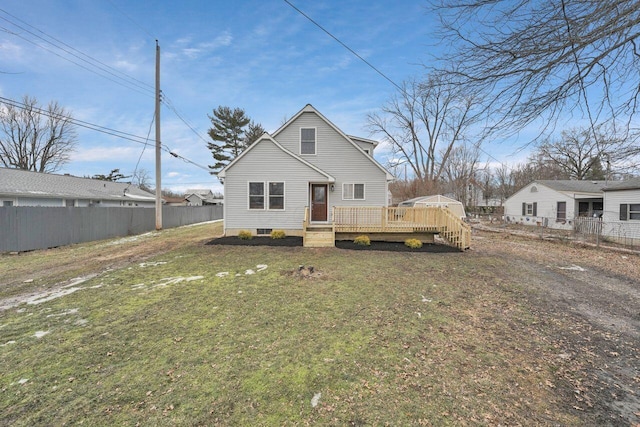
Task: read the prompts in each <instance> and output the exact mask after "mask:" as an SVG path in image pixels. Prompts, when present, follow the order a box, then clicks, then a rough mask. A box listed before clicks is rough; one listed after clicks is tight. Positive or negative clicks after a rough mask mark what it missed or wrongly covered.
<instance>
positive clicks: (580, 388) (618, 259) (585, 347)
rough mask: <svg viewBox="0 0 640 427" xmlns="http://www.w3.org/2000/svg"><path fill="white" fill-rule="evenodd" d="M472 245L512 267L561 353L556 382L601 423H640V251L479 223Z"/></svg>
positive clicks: (475, 248) (489, 256) (541, 323)
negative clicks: (540, 236)
mask: <svg viewBox="0 0 640 427" xmlns="http://www.w3.org/2000/svg"><path fill="white" fill-rule="evenodd" d="M474 233H475V234H474V236H473V239H472V241H473V245H472V249H471V250H472V251H473V252H474V253H475V254H477V255H478V256H482V257H487V258H489V259H491V258H494V257H500V258H503V259H505V260H509V263H510V264H511V265H512V266H514V268H513V269H511V268H510V269H509V270H510V272H511V274H514V272H515V276H514V277H513V280H514V281H517V282H519V283H522V284H523V287H524V288H525V289H526V292H525V293H524V294H525V295H526V296H527V298H528V301H527V302H528V305H529V307H530V310H532V311H533V312H534V313H536V315H537V318H538V320H539V327H540V328H541V329H543V330H544V331H545V334H546V335H547V336H548V337H549V340H550V344H551V345H552V346H553V347H554V348H557V349H558V351H557V355H558V357H559V358H560V359H562V361H561V363H560V366H561V369H560V370H559V372H558V373H557V375H558V378H559V380H560V381H559V384H561V386H560V387H559V388H558V391H559V392H560V393H563V394H564V395H565V396H564V397H565V399H566V400H567V401H571V400H573V401H574V402H575V405H574V408H575V409H576V410H580V411H590V412H593V413H595V414H597V415H598V419H599V420H601V425H626V426H629V425H630V426H640V255H638V254H634V253H630V252H617V251H612V250H607V249H596V248H591V247H584V246H576V245H573V244H570V243H567V242H550V241H542V240H540V239H538V238H527V237H520V236H514V235H509V234H504V233H495V232H486V231H479V230H474Z"/></svg>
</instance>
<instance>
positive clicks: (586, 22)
mask: <svg viewBox="0 0 640 427" xmlns="http://www.w3.org/2000/svg"><path fill="white" fill-rule="evenodd" d="M429 1H430V3H431V5H432V6H433V8H434V9H435V10H436V11H437V12H438V13H439V14H440V17H441V22H442V34H441V35H442V36H443V37H444V43H447V42H449V44H450V45H449V47H450V49H448V52H450V53H449V54H448V55H446V56H445V57H443V58H440V59H442V60H443V61H444V62H442V63H441V64H443V65H442V66H441V68H446V69H447V70H448V71H449V72H450V73H452V75H454V76H455V78H457V79H460V81H461V82H462V83H463V84H464V86H465V87H466V89H467V91H468V92H469V93H473V94H476V95H477V96H482V98H483V99H484V100H485V101H486V103H485V108H486V110H485V112H486V113H488V114H496V115H494V116H493V118H494V120H495V122H494V123H495V124H494V125H493V126H492V130H503V131H504V130H506V131H510V132H516V131H518V130H520V129H522V128H523V127H525V126H527V125H529V124H531V123H532V122H533V121H535V120H537V119H542V120H543V123H545V124H546V126H551V127H553V126H554V125H555V124H556V123H557V120H558V118H560V117H561V116H562V117H573V118H578V119H584V120H587V121H588V122H589V124H590V126H592V127H593V128H595V127H596V125H597V124H601V123H606V122H610V123H613V122H618V123H617V124H620V123H624V124H625V126H624V128H625V131H626V132H628V133H633V132H634V130H633V129H632V126H631V124H632V123H633V122H634V120H635V119H636V118H637V115H638V108H639V104H638V101H639V99H640V46H638V37H639V36H640V7H638V1H637V0H607V1H603V0H429ZM446 64H450V65H446ZM636 131H637V129H636ZM594 137H595V135H594ZM636 148H638V147H637V146H636Z"/></svg>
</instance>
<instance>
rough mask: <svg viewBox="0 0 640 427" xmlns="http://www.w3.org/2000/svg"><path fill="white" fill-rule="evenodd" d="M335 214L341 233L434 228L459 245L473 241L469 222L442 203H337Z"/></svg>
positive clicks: (421, 230)
mask: <svg viewBox="0 0 640 427" xmlns="http://www.w3.org/2000/svg"><path fill="white" fill-rule="evenodd" d="M332 218H333V225H334V227H335V231H336V232H337V233H339V232H343V233H411V232H432V233H437V234H440V236H441V237H443V238H444V239H445V240H446V241H447V242H448V243H449V244H451V245H453V246H456V247H458V248H459V249H467V248H468V247H469V246H470V244H471V227H470V226H469V224H467V223H465V222H464V221H463V220H462V219H461V218H459V217H457V216H456V215H455V214H453V213H452V212H451V211H450V210H449V209H447V208H442V207H420V208H413V207H411V208H409V207H347V206H335V207H333V211H332Z"/></svg>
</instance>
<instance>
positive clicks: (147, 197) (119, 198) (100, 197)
mask: <svg viewBox="0 0 640 427" xmlns="http://www.w3.org/2000/svg"><path fill="white" fill-rule="evenodd" d="M0 205H1V206H67V207H84V206H104V207H111V206H127V207H129V206H130V207H134V206H140V207H150V208H152V207H155V195H154V194H152V193H149V192H147V191H144V190H141V189H140V188H138V187H136V186H135V185H131V184H127V183H123V182H111V181H101V180H97V179H89V178H79V177H76V176H70V175H57V174H51V173H42V172H31V171H25V170H21V169H7V168H0Z"/></svg>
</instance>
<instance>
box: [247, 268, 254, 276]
mask: <svg viewBox="0 0 640 427" xmlns="http://www.w3.org/2000/svg"><path fill="white" fill-rule="evenodd" d="M244 274H245V275H249V276H250V275H252V274H256V272H255V271H253V270H251V269H249V270H247V271H245V272H244Z"/></svg>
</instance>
